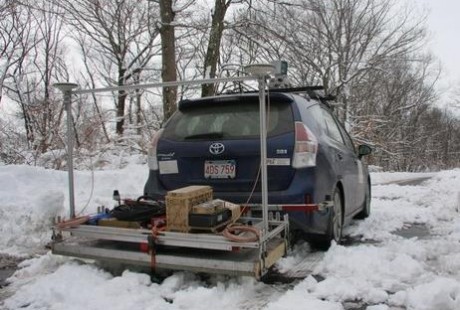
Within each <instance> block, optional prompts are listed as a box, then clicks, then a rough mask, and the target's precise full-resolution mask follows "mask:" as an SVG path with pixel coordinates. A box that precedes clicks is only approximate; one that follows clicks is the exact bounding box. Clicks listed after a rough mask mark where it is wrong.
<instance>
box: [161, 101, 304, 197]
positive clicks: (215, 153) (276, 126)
mask: <svg viewBox="0 0 460 310" xmlns="http://www.w3.org/2000/svg"><path fill="white" fill-rule="evenodd" d="M266 101H267V113H268V115H269V117H268V120H267V128H268V139H267V158H268V159H267V160H268V187H269V190H271V191H280V190H284V189H286V188H287V187H289V185H290V183H291V181H292V178H293V176H294V173H295V169H293V168H292V166H291V164H292V163H291V158H292V154H293V149H294V141H295V132H294V116H293V111H292V107H291V102H292V101H293V99H292V98H291V96H289V95H286V94H276V93H274V94H271V95H270V98H267V100H266ZM259 123H260V122H259V99H258V96H257V94H245V95H236V96H235V95H233V96H222V97H213V98H201V99H198V100H193V101H183V102H181V104H180V105H179V111H177V112H176V114H175V115H174V116H173V117H172V118H171V119H170V121H168V123H167V125H166V126H165V129H164V132H163V134H162V136H161V138H160V140H159V142H158V146H157V158H158V164H159V178H160V182H161V183H162V185H163V186H164V187H165V189H166V190H172V189H175V188H179V187H182V186H187V185H192V184H202V185H210V186H212V187H213V189H214V191H215V192H251V191H252V190H253V187H254V183H255V181H256V180H257V176H258V174H259V167H260V140H259V139H260V137H259V132H260V130H259V128H260V127H259V126H260V124H259ZM258 183H259V184H258V185H257V186H256V188H255V190H256V191H259V190H260V182H258Z"/></svg>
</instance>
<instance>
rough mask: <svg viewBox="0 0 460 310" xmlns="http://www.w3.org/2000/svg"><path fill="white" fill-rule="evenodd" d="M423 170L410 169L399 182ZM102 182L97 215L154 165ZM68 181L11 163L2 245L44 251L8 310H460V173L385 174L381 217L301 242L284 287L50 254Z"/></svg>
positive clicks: (86, 182) (0, 205)
mask: <svg viewBox="0 0 460 310" xmlns="http://www.w3.org/2000/svg"><path fill="white" fill-rule="evenodd" d="M120 176H123V177H120ZM412 176H413V175H411V174H400V175H399V180H401V179H404V178H406V179H407V178H411V177H412ZM76 177H77V193H78V195H77V205H81V206H84V205H85V204H86V201H87V199H88V197H89V194H90V192H91V189H92V185H91V179H92V177H91V173H90V172H81V173H77V175H76ZM94 177H95V179H96V180H95V183H94V184H95V186H94V189H93V192H94V194H93V197H92V203H91V204H89V207H88V209H87V210H86V211H89V212H91V211H94V210H93V209H92V208H94V209H95V208H96V207H97V205H110V204H111V202H110V200H109V198H110V192H111V190H112V189H114V188H118V189H120V191H121V192H122V193H132V194H133V195H136V194H138V193H136V189H138V188H142V185H143V182H144V180H145V178H146V172H145V169H144V167H142V166H132V167H130V168H129V169H127V170H126V169H125V170H116V171H99V172H96V173H95V175H94ZM65 178H66V175H65V173H63V172H57V171H50V170H44V169H38V168H31V167H14V166H5V167H0V196H1V197H2V202H0V221H1V223H0V224H1V226H0V227H1V228H0V230H1V231H0V233H1V234H0V249H2V250H1V251H0V252H1V253H3V254H10V255H13V256H14V257H18V256H19V255H23V256H24V255H25V256H30V255H33V257H32V258H28V259H26V260H25V261H23V262H22V263H20V264H19V270H17V271H16V273H15V274H14V275H13V276H12V277H10V278H9V279H8V283H9V285H8V286H7V287H5V288H3V289H2V291H0V294H3V296H4V297H7V298H6V299H5V300H4V301H3V305H2V307H3V308H4V309H19V308H21V309H105V308H107V307H108V306H109V305H110V308H111V309H128V308H137V309H207V308H210V309H232V310H234V309H290V310H292V309H319V310H321V309H369V310H384V309H395V310H397V309H398V310H399V309H416V310H425V309H433V310H434V309H442V310H458V309H460V214H459V209H460V192H459V190H460V170H454V171H445V172H440V173H437V174H434V175H433V177H432V178H430V179H427V180H422V181H419V182H421V183H418V184H411V185H407V184H403V183H399V184H387V181H389V180H390V181H391V180H394V179H397V178H395V177H394V175H392V174H387V173H375V174H373V175H372V178H373V180H375V183H377V184H380V185H374V186H373V201H372V208H373V209H372V215H371V217H369V218H368V219H366V220H365V221H356V222H354V223H353V225H352V226H351V227H348V228H347V229H346V232H345V233H346V239H345V242H344V244H343V245H333V246H332V247H331V248H330V249H329V250H328V251H327V252H317V251H312V250H311V249H310V248H309V246H308V244H306V243H301V244H298V245H297V246H296V247H295V248H294V249H293V251H292V253H290V254H289V256H288V257H286V258H284V259H282V260H281V261H280V262H279V264H278V269H279V272H280V273H281V274H283V275H284V276H285V277H287V278H293V277H295V278H297V279H296V280H295V281H294V282H292V283H274V284H264V283H260V282H256V281H254V280H252V279H250V278H226V277H211V278H209V279H203V278H199V277H196V276H194V275H192V274H188V273H175V274H174V275H172V276H170V277H168V278H167V279H165V280H164V281H163V282H162V283H161V284H157V283H152V282H151V280H150V278H149V277H148V276H147V275H145V274H139V273H134V272H129V271H125V272H124V273H122V274H121V275H112V274H109V273H107V272H105V271H103V270H101V269H100V268H98V267H97V266H96V265H92V264H82V263H80V262H78V261H75V260H72V259H70V258H63V257H57V256H53V255H51V254H49V253H44V254H43V252H41V251H42V248H43V245H44V244H45V243H46V241H47V240H48V238H49V231H48V230H47V229H46V227H47V218H48V217H49V216H50V215H51V214H57V213H65V210H66V208H67V206H66V204H65V201H66V198H65V195H66V188H65ZM117 180H118V181H117ZM118 182H121V183H118ZM39 184H46V187H45V188H39V186H38V185H39ZM23 193H27V195H24V194H23ZM51 198H52V199H51ZM93 205H94V206H93ZM35 253H39V254H35Z"/></svg>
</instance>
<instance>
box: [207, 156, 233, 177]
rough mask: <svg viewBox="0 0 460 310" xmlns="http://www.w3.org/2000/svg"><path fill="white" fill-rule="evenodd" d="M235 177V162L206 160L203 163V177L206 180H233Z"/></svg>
mask: <svg viewBox="0 0 460 310" xmlns="http://www.w3.org/2000/svg"><path fill="white" fill-rule="evenodd" d="M235 176H236V161H234V160H206V161H205V162H204V177H205V178H206V179H234V178H235Z"/></svg>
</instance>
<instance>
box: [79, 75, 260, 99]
mask: <svg viewBox="0 0 460 310" xmlns="http://www.w3.org/2000/svg"><path fill="white" fill-rule="evenodd" d="M255 80H257V77H252V76H241V77H234V78H216V79H200V80H193V81H173V82H156V83H146V84H134V85H124V86H113V87H103V88H94V89H79V90H75V91H72V94H76V95H80V94H89V93H93V94H94V93H103V92H113V91H120V90H136V89H146V88H159V87H173V86H183V85H199V84H213V83H224V82H243V81H255Z"/></svg>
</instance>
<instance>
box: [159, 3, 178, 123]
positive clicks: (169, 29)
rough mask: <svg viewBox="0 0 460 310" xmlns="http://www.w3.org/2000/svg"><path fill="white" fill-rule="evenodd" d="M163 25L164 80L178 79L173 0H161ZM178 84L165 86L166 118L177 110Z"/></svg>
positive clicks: (164, 108) (162, 74)
mask: <svg viewBox="0 0 460 310" xmlns="http://www.w3.org/2000/svg"><path fill="white" fill-rule="evenodd" d="M159 2H160V15H161V25H160V26H159V31H160V35H161V55H162V73H161V78H162V80H163V82H170V81H176V80H177V73H176V44H175V43H176V37H175V32H174V25H173V22H174V17H175V15H176V13H175V11H174V10H173V0H160V1H159ZM176 100H177V86H174V87H164V88H163V114H164V119H165V120H166V119H168V118H169V117H170V116H171V115H172V114H173V113H174V111H175V110H176Z"/></svg>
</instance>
